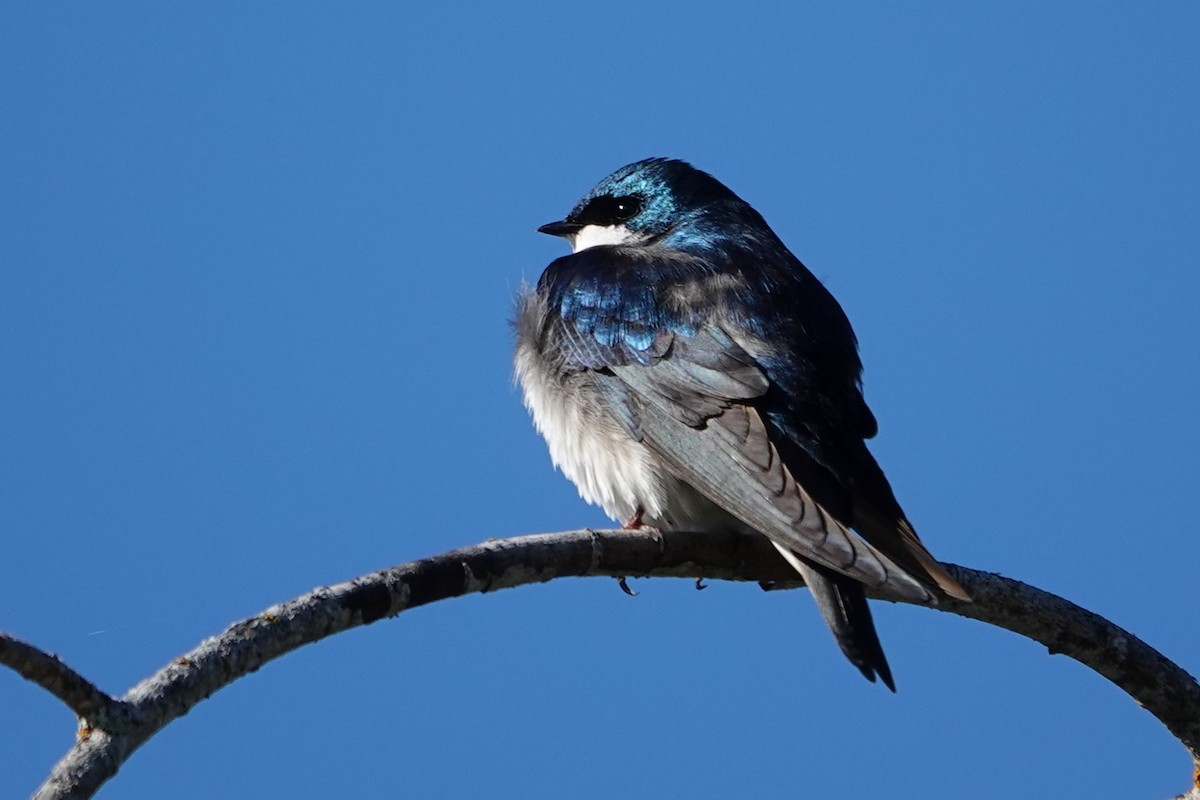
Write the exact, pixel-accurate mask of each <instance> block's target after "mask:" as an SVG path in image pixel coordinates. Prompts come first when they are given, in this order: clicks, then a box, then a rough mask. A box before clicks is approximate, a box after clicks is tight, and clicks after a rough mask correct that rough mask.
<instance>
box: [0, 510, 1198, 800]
mask: <svg viewBox="0 0 1200 800" xmlns="http://www.w3.org/2000/svg"><path fill="white" fill-rule="evenodd" d="M948 567H949V569H950V570H951V573H952V574H953V576H954V577H955V578H956V579H957V580H958V581H959V582H960V583H961V584H962V585H963V586H965V587H966V588H967V590H968V591H969V592H970V593H971V594H972V595H973V597H974V598H975V602H973V603H960V602H955V601H951V600H946V601H943V602H942V604H941V605H939V606H938V608H939V609H940V610H942V611H949V612H951V613H955V614H960V615H962V616H966V617H971V618H973V619H978V620H981V621H983V622H987V623H990V624H992V625H998V626H1000V627H1003V628H1007V629H1008V630H1011V631H1013V632H1015V633H1019V634H1021V635H1023V636H1027V637H1029V638H1031V639H1034V640H1036V641H1039V642H1041V643H1042V644H1044V645H1046V646H1047V647H1048V648H1049V649H1050V652H1051V653H1062V654H1064V655H1068V656H1070V657H1072V658H1074V659H1076V660H1077V661H1080V662H1081V663H1083V664H1085V665H1086V666H1088V667H1091V668H1092V669H1094V670H1095V671H1097V672H1099V673H1100V674H1101V675H1104V676H1105V677H1106V678H1108V679H1109V680H1110V681H1112V682H1113V683H1115V684H1116V685H1117V686H1119V687H1120V688H1121V689H1122V690H1124V691H1125V692H1126V693H1128V694H1129V695H1130V696H1132V697H1133V698H1134V699H1135V700H1137V701H1138V702H1139V703H1140V704H1141V705H1142V706H1144V707H1145V708H1146V710H1148V711H1149V712H1150V713H1152V714H1154V716H1156V717H1157V718H1158V719H1159V720H1160V721H1161V722H1162V723H1163V724H1164V725H1166V726H1167V728H1168V729H1169V730H1170V731H1171V733H1172V734H1174V735H1175V736H1176V737H1177V738H1178V739H1179V740H1180V741H1181V742H1182V743H1183V745H1184V746H1185V747H1186V748H1187V749H1188V751H1189V752H1190V753H1191V755H1192V758H1193V761H1195V762H1196V763H1198V764H1200V685H1197V683H1196V681H1195V680H1194V679H1193V678H1192V677H1191V676H1190V675H1189V674H1188V673H1187V672H1185V671H1184V670H1182V669H1180V668H1179V667H1178V666H1176V665H1175V664H1174V663H1172V662H1171V661H1169V660H1168V659H1166V658H1165V657H1164V656H1162V655H1161V654H1160V653H1158V651H1156V650H1154V649H1153V648H1152V647H1150V646H1149V645H1147V644H1145V643H1144V642H1142V641H1141V640H1140V639H1138V638H1137V637H1136V636H1134V635H1133V634H1131V633H1129V632H1127V631H1125V630H1123V629H1121V628H1119V627H1117V626H1116V625H1113V624H1112V623H1111V622H1108V621H1107V620H1105V619H1103V618H1102V617H1099V616H1097V615H1095V614H1092V613H1091V612H1089V611H1086V610H1084V609H1082V608H1080V607H1079V606H1076V605H1074V604H1073V603H1070V602H1068V601H1066V600H1063V599H1062V598H1060V597H1056V596H1055V595H1052V594H1049V593H1048V592H1043V591H1041V590H1040V589H1036V588H1034V587H1032V586H1028V585H1026V584H1023V583H1020V582H1019V581H1014V580H1010V579H1008V578H1003V577H1001V576H999V575H995V574H991V573H987V572H979V571H976V570H972V569H967V568H965V567H954V566H950V565H948ZM588 575H607V576H612V577H633V576H637V577H655V576H658V577H680V578H684V577H686V578H700V577H704V578H713V579H724V580H737V581H769V582H774V583H777V584H779V585H781V586H799V585H801V584H800V582H799V581H797V580H796V576H795V573H794V572H793V571H792V570H791V568H790V567H789V566H788V565H787V564H786V563H785V562H784V561H783V560H782V559H781V558H780V557H779V556H778V554H777V553H776V552H775V549H774V548H773V547H771V546H770V544H769V543H768V542H767V540H766V539H761V540H756V539H753V538H749V537H740V536H734V535H727V534H717V533H681V532H672V533H647V532H644V531H625V530H620V531H591V530H583V531H572V532H568V533H557V534H541V535H536V536H523V537H519V538H515V539H503V540H492V541H488V542H485V543H483V544H480V545H476V546H474V547H466V548H462V549H460V550H453V551H450V552H448V553H443V554H441V555H438V556H433V557H431V558H426V559H422V560H420V561H413V562H410V563H407V564H402V565H400V566H398V567H393V568H391V569H386V570H382V571H380V572H376V573H373V574H371V575H367V576H364V577H361V578H357V579H355V580H352V581H348V582H346V583H341V584H338V585H336V586H330V587H326V588H321V589H317V590H315V591H313V592H310V593H309V594H306V595H303V596H302V597H298V598H296V599H294V600H290V601H288V602H286V603H281V604H279V605H275V606H272V607H271V608H268V609H267V610H266V611H264V612H263V613H261V614H259V615H258V616H256V617H253V618H251V619H247V620H243V621H241V622H238V623H235V624H234V625H232V626H230V627H229V628H228V629H226V630H225V631H224V632H223V633H221V634H220V635H218V636H215V637H212V638H210V639H207V640H205V641H204V642H202V643H201V644H200V645H199V646H197V647H196V648H195V649H193V650H192V651H191V652H189V653H187V654H185V655H184V656H181V657H180V658H177V659H175V660H174V661H173V662H172V663H170V664H168V665H167V666H165V667H163V668H162V669H161V670H159V671H158V672H157V673H155V674H154V675H152V676H151V677H149V678H147V679H146V680H144V681H142V682H141V683H139V684H138V685H137V686H135V687H133V689H131V690H130V691H129V692H128V693H127V694H126V695H125V697H124V698H123V700H122V701H121V702H123V703H124V704H126V705H127V706H128V707H129V708H130V709H132V713H131V715H130V716H129V719H128V724H125V725H117V726H115V727H114V728H111V729H110V728H105V727H104V726H100V725H94V727H96V728H97V730H95V731H92V732H91V735H89V736H87V737H86V738H81V739H80V741H78V742H76V744H75V746H74V747H73V748H72V749H71V750H70V751H69V752H68V753H67V754H66V755H65V756H64V757H63V758H62V760H61V761H59V763H58V764H57V765H56V766H55V767H54V770H53V771H52V772H51V774H50V777H49V778H48V779H47V781H46V783H45V784H43V785H42V787H41V788H40V789H39V790H38V793H37V794H36V795H35V797H37V798H41V799H42V800H48V799H49V798H68V797H70V798H75V797H90V796H91V795H92V794H93V793H94V792H95V791H96V790H97V789H98V788H99V787H100V786H101V785H102V784H103V783H104V782H105V781H106V780H108V779H109V778H110V777H112V776H113V775H114V774H115V773H116V771H117V769H118V768H119V767H120V766H121V764H122V763H123V762H124V761H125V760H126V759H127V758H128V757H129V756H130V755H131V754H132V753H133V752H134V751H135V750H136V749H137V748H138V747H140V746H141V745H142V744H143V743H144V742H145V741H146V740H147V739H149V738H150V737H151V736H153V735H154V734H155V733H157V732H158V731H159V730H161V729H162V728H163V726H165V725H167V724H168V723H169V722H171V721H172V720H174V719H175V718H176V717H179V716H181V715H183V714H184V713H186V712H187V711H188V710H189V709H191V708H192V707H193V706H195V705H196V704H197V703H199V702H201V701H202V700H204V698H206V697H208V696H209V695H211V694H213V693H214V692H216V691H218V690H220V689H221V688H223V687H225V686H227V685H229V684H230V683H232V682H233V681H235V680H237V679H238V678H240V677H242V676H243V675H245V674H247V673H249V672H253V671H255V670H257V669H258V668H259V667H261V666H262V665H264V664H266V663H267V662H269V661H272V660H274V659H276V658H278V657H279V656H281V655H283V654H285V653H288V652H290V651H292V650H295V649H296V648H298V647H301V646H302V645H305V644H308V643H310V642H315V641H318V640H320V639H324V638H325V637H327V636H331V635H333V634H335V633H338V632H340V631H344V630H348V629H350V628H354V627H357V626H359V625H368V624H370V623H372V622H376V621H378V620H380V619H384V618H386V617H391V616H395V615H396V614H399V613H400V612H402V611H405V610H407V609H410V608H416V607H417V606H421V605H425V604H426V603H432V602H435V601H438V600H445V599H448V598H451V597H459V596H462V595H466V594H472V593H475V592H489V591H495V590H498V589H507V588H511V587H515V586H522V585H524V584H528V583H542V582H545V581H549V580H553V579H555V578H562V577H572V576H573V577H580V576H588ZM876 597H878V598H879V599H884V600H893V599H894V598H891V597H888V596H886V595H876ZM5 663H8V662H7V661H6V662H5ZM64 669H65V668H64ZM22 674H25V673H22ZM71 674H75V673H73V672H71ZM81 680H82V679H81ZM43 685H45V684H43ZM87 685H88V686H91V684H87ZM93 689H94V687H93ZM95 691H97V692H98V691H99V690H95ZM56 693H57V692H56ZM60 696H61V695H60ZM72 707H74V706H72Z"/></svg>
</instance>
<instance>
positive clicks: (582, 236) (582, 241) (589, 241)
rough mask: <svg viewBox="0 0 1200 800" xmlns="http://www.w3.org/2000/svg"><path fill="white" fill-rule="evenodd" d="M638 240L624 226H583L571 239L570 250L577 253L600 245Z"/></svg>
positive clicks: (637, 237)
mask: <svg viewBox="0 0 1200 800" xmlns="http://www.w3.org/2000/svg"><path fill="white" fill-rule="evenodd" d="M639 238H640V237H639V236H638V235H637V234H636V233H634V232H633V231H631V230H629V228H627V227H625V226H624V225H584V226H583V228H581V229H580V230H579V233H576V234H575V235H573V236H572V237H571V249H572V250H574V251H575V252H576V253H578V252H579V251H580V250H587V249H588V248H589V247H595V246H596V245H600V244H628V243H630V242H634V241H637V240H638V239H639Z"/></svg>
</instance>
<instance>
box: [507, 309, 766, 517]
mask: <svg viewBox="0 0 1200 800" xmlns="http://www.w3.org/2000/svg"><path fill="white" fill-rule="evenodd" d="M545 315H546V305H545V302H544V301H543V300H542V299H541V298H539V297H537V295H536V294H535V293H534V292H533V291H531V290H529V289H528V288H526V289H524V290H522V292H521V294H520V295H519V297H518V299H517V317H516V320H515V323H516V328H517V351H516V355H515V358H514V361H515V366H516V379H517V382H518V383H519V384H520V385H521V390H522V393H523V394H524V398H525V407H526V408H528V409H529V412H530V414H531V415H532V416H533V424H534V426H535V427H536V428H537V430H538V432H539V433H540V434H541V435H542V436H543V437H544V438H545V440H546V444H548V445H549V447H550V458H551V460H552V461H553V462H554V465H555V466H556V467H558V468H559V469H560V470H562V472H563V474H564V475H566V476H567V477H568V478H570V479H571V481H572V482H573V483H574V484H575V486H576V487H577V488H578V489H579V495H580V496H581V497H582V498H583V499H584V500H586V501H588V502H589V503H592V504H594V505H598V506H600V507H601V508H602V509H604V513H605V514H607V515H608V516H609V517H611V518H612V519H614V520H616V521H618V522H625V521H627V520H629V519H630V518H631V517H633V516H634V515H635V514H636V513H637V512H638V511H639V510H641V511H642V519H643V520H644V521H645V522H646V523H647V524H649V525H653V526H655V527H657V528H660V529H664V530H666V529H676V530H711V529H714V528H722V529H738V530H741V529H744V528H745V526H744V525H743V524H742V523H740V522H738V521H737V520H735V519H734V518H733V517H732V516H731V515H730V514H729V513H728V512H726V511H725V510H724V509H722V508H720V507H719V506H717V505H716V504H714V503H713V502H712V501H710V500H709V499H708V498H706V497H704V496H703V495H701V494H699V493H698V492H697V491H696V490H695V489H693V488H692V487H691V486H689V485H688V484H686V483H683V482H681V481H679V480H678V479H676V478H675V476H673V475H672V474H671V473H670V471H669V470H668V469H667V467H666V466H665V465H664V464H663V463H662V461H661V460H660V459H659V458H658V456H656V455H655V454H654V453H653V452H652V451H651V450H650V449H649V448H647V447H646V446H645V445H643V444H641V443H640V442H637V441H635V440H634V439H633V438H632V437H630V435H629V434H628V433H626V432H625V429H624V428H622V427H621V425H620V423H618V422H617V420H616V419H615V418H614V417H613V416H612V414H610V413H609V412H608V410H607V408H606V407H605V405H604V403H603V402H601V399H600V397H599V394H598V391H597V389H596V387H595V385H594V384H593V383H592V377H591V376H590V375H589V374H588V373H587V372H579V371H572V370H566V369H563V367H562V365H561V363H560V362H559V360H558V359H556V358H555V354H554V353H547V352H543V351H542V350H541V347H542V346H544V345H543V343H541V342H540V338H541V337H540V332H541V330H542V327H543V322H544V320H545Z"/></svg>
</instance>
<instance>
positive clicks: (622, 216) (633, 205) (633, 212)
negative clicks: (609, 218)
mask: <svg viewBox="0 0 1200 800" xmlns="http://www.w3.org/2000/svg"><path fill="white" fill-rule="evenodd" d="M641 210H642V198H640V197H638V196H637V195H632V194H630V195H626V196H624V197H614V198H613V217H614V218H615V219H616V220H617V221H618V222H624V221H625V220H627V219H633V218H634V217H636V216H637V215H638V212H639V211H641Z"/></svg>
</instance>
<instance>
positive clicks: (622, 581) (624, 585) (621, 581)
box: [617, 575, 638, 597]
mask: <svg viewBox="0 0 1200 800" xmlns="http://www.w3.org/2000/svg"><path fill="white" fill-rule="evenodd" d="M617 585H618V586H620V587H621V591H622V592H624V593H625V594H627V595H629V596H630V597H637V595H638V593H637V592H635V591H634V590H633V589H630V588H629V582H628V580H626V578H625V576H624V575H621V576H620V577H618V578H617Z"/></svg>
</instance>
